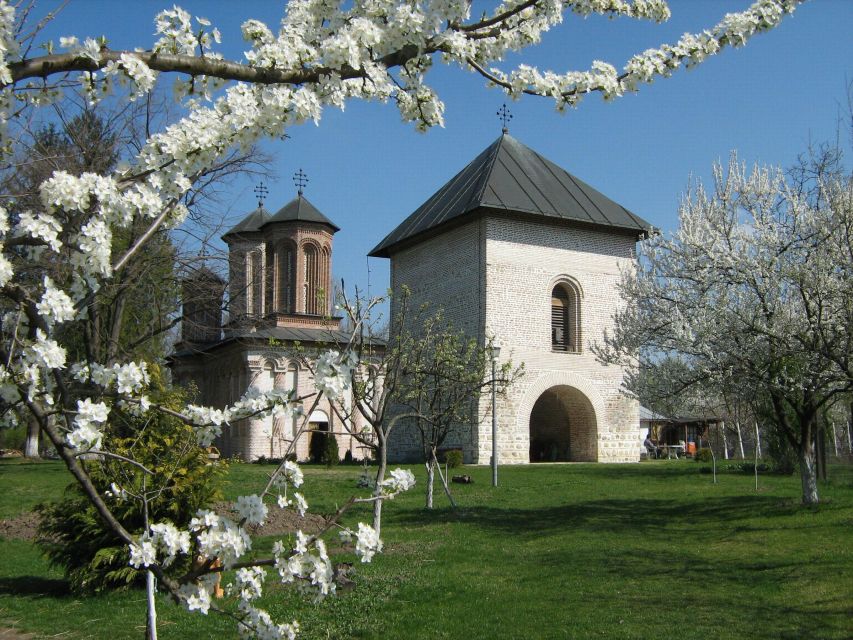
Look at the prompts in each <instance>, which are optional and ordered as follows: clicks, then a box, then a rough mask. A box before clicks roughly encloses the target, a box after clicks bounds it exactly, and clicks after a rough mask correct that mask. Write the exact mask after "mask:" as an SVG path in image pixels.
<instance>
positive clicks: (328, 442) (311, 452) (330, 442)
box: [308, 429, 340, 467]
mask: <svg viewBox="0 0 853 640" xmlns="http://www.w3.org/2000/svg"><path fill="white" fill-rule="evenodd" d="M308 458H309V460H311V462H313V463H314V464H324V465H326V466H327V467H332V466H334V465H336V464H338V463H339V462H340V459H339V457H338V439H337V438H335V436H334V435H333V434H331V433H329V432H328V431H321V430H320V429H314V430H313V431H311V440H310V441H309V442H308Z"/></svg>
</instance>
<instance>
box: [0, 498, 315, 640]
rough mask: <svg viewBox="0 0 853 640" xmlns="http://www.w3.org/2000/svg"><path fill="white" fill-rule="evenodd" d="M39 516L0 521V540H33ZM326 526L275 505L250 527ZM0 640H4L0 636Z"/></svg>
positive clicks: (277, 532) (311, 529)
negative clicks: (265, 516)
mask: <svg viewBox="0 0 853 640" xmlns="http://www.w3.org/2000/svg"><path fill="white" fill-rule="evenodd" d="M214 509H216V511H217V512H218V513H221V514H223V515H228V516H230V517H232V518H236V515H235V514H234V513H233V512H231V511H229V509H228V503H227V502H220V503H218V504H216V505H214ZM39 520H40V516H39V515H38V514H37V513H36V512H35V511H28V512H27V513H23V514H21V515H19V516H15V517H14V518H5V519H2V520H0V538H9V539H12V540H34V539H35V537H36V533H37V530H38V525H39ZM325 525H326V518H324V517H323V516H321V515H317V514H313V513H307V514H305V517H304V518H303V517H300V516H299V514H298V513H296V512H295V511H293V509H279V508H278V507H277V506H275V505H271V506H270V508H269V514H268V515H267V521H266V522H265V523H264V526H262V527H252V533H253V534H255V535H259V536H281V535H287V534H289V533H293V532H294V531H296V530H297V529H301V530H302V531H304V532H305V533H308V534H311V533H316V532H317V531H319V530H320V529H322V528H323V527H324V526H325ZM0 640H5V638H3V636H0Z"/></svg>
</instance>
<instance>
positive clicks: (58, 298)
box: [36, 276, 75, 325]
mask: <svg viewBox="0 0 853 640" xmlns="http://www.w3.org/2000/svg"><path fill="white" fill-rule="evenodd" d="M36 309H38V312H39V313H40V314H41V315H42V317H44V319H45V320H46V321H47V323H48V324H50V325H52V324H54V323H61V322H66V321H68V320H71V319H73V318H74V315H75V312H74V304H73V303H72V302H71V298H70V297H69V296H68V294H67V293H65V292H64V291H63V290H62V289H59V288H57V287H56V286H54V284H53V281H52V280H51V279H50V277H49V276H45V277H44V293H43V294H42V297H41V301H40V302H39V303H38V304H37V305H36Z"/></svg>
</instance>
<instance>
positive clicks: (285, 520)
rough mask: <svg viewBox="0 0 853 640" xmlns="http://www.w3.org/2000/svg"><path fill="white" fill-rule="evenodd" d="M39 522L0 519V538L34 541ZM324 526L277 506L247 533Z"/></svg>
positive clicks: (223, 505) (224, 509)
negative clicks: (263, 520)
mask: <svg viewBox="0 0 853 640" xmlns="http://www.w3.org/2000/svg"><path fill="white" fill-rule="evenodd" d="M213 508H214V510H215V511H216V512H217V513H220V514H222V515H227V516H228V517H229V518H233V519H235V520H238V519H239V518H238V516H237V514H235V513H234V512H233V511H231V510H230V509H229V503H227V502H219V503H217V504H215V505H214V506H213ZM40 521H41V516H40V515H39V514H38V513H36V512H35V511H28V512H27V513H22V514H21V515H19V516H15V517H14V518H6V519H0V538H7V539H11V540H34V539H35V538H36V535H37V533H38V525H39V522H40ZM326 522H327V520H326V518H325V517H323V516H321V515H318V514H314V513H306V514H305V516H304V517H301V516H300V515H299V514H298V513H296V512H295V511H294V510H293V509H279V508H278V507H277V506H276V505H269V514H268V515H267V521H266V522H265V523H264V526H262V527H249V530H250V531H251V532H252V533H253V534H254V535H259V536H280V535H286V534H289V533H294V532H296V531H297V530H301V531H303V532H304V533H307V534H309V535H310V534H313V533H317V532H318V531H320V530H321V529H322V528H323V527H325V526H326Z"/></svg>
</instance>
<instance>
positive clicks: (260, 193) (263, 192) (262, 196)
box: [255, 182, 270, 209]
mask: <svg viewBox="0 0 853 640" xmlns="http://www.w3.org/2000/svg"><path fill="white" fill-rule="evenodd" d="M269 192H270V191H269V189H267V186H266V185H265V184H264V183H263V182H259V183H258V184H257V186H256V187H255V195H256V196H257V197H258V209H260V208H262V207H263V206H264V200H266V198H267V195H269Z"/></svg>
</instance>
